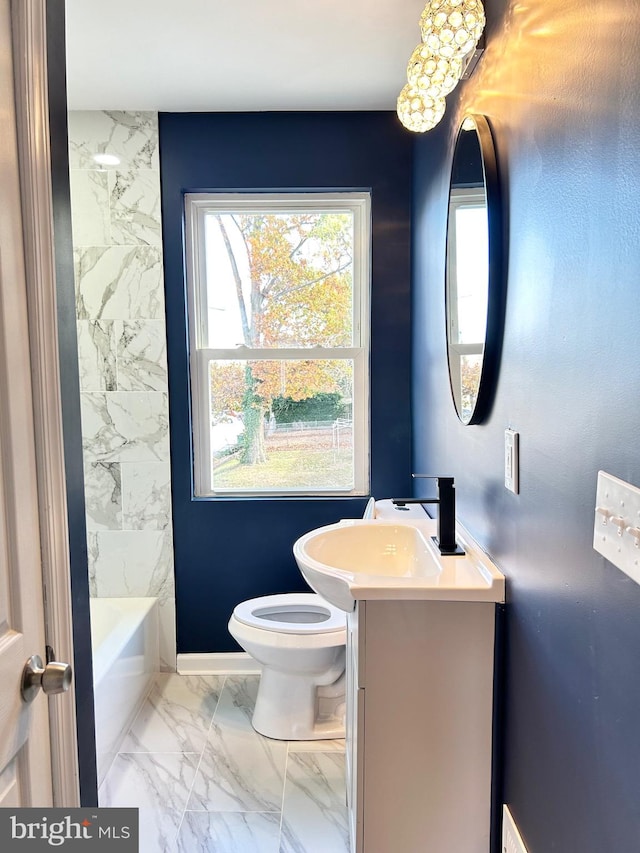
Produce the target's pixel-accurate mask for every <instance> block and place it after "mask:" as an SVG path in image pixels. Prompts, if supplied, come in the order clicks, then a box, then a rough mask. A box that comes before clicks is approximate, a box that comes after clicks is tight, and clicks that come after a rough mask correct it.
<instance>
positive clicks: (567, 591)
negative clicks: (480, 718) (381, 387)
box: [413, 0, 640, 853]
mask: <svg viewBox="0 0 640 853" xmlns="http://www.w3.org/2000/svg"><path fill="white" fill-rule="evenodd" d="M487 7H488V8H487V19H488V21H490V22H491V26H490V27H489V30H488V46H487V50H486V52H485V55H484V57H483V59H482V61H481V64H480V65H479V67H478V69H477V71H476V73H475V75H474V76H473V77H472V78H471V80H470V81H468V83H466V84H462V86H461V88H460V90H459V93H458V94H457V95H454V96H452V97H450V98H449V99H448V101H449V103H448V112H447V115H446V117H445V120H444V122H443V124H442V125H441V126H440V127H439V128H437V129H436V130H435V131H433V132H432V133H430V134H426V135H425V136H424V137H421V138H419V139H418V140H417V142H416V149H415V155H414V157H415V159H414V163H415V183H414V222H413V226H414V232H413V233H414V245H415V255H414V279H413V288H414V312H413V320H414V354H413V358H414V365H415V369H414V379H413V409H414V433H413V434H414V464H415V466H416V470H417V469H420V470H423V469H424V470H436V469H437V470H446V471H447V473H449V472H450V473H452V474H454V475H455V477H456V481H457V486H458V488H457V500H458V509H459V516H460V519H461V521H462V522H463V523H464V524H465V525H466V526H467V528H468V529H470V531H471V532H472V533H473V534H474V535H475V536H476V538H477V539H478V540H479V541H480V542H481V544H482V545H483V546H484V547H485V548H486V550H487V551H488V552H489V553H490V554H491V555H492V556H493V557H494V559H495V560H496V562H497V563H498V565H499V566H500V567H501V568H502V570H503V571H504V572H505V574H506V576H507V579H508V593H507V606H506V613H505V623H506V649H505V652H506V667H505V681H504V684H503V696H504V711H505V716H504V720H505V725H504V741H503V754H504V789H503V800H504V802H506V803H507V804H509V806H510V808H511V811H512V813H513V815H514V817H515V819H516V821H517V823H518V825H519V827H520V830H521V831H522V834H523V837H524V840H525V842H526V844H527V846H528V849H529V851H530V853H551V851H571V853H573V851H578V850H579V851H581V853H607V851H614V850H621V851H622V850H624V851H632V850H634V851H635V850H640V797H639V796H638V792H639V791H640V737H639V736H638V727H639V725H640V667H639V665H638V650H639V649H640V587H638V586H637V585H636V584H635V583H634V582H633V581H631V580H630V579H629V578H628V577H627V576H626V575H624V574H623V573H622V572H620V571H619V570H618V569H616V568H615V567H614V566H613V565H611V564H610V563H608V562H607V561H606V560H604V559H603V558H602V557H600V556H599V555H598V554H597V553H596V552H595V551H594V550H593V549H592V539H593V520H594V506H595V491H596V478H597V471H598V469H600V468H602V469H604V470H606V471H608V472H610V473H611V474H613V475H615V476H617V477H621V478H622V479H625V480H629V481H631V482H632V483H635V484H636V485H640V453H639V445H638V415H639V413H640V350H639V341H640V311H639V310H638V287H639V274H638V271H639V270H640V170H639V169H638V162H639V158H640V64H639V63H638V49H639V47H640V7H639V6H638V4H637V3H630V2H627V0H597V2H594V3H590V4H589V7H588V13H585V8H586V7H585V5H584V3H583V2H582V0H580V2H578V0H538V2H536V3H535V4H526V3H525V4H522V3H519V2H516V0H488V3H487ZM465 111H470V112H480V113H485V114H486V115H488V117H489V119H490V121H491V123H492V126H493V130H494V134H495V141H496V147H497V154H498V158H499V161H500V162H499V165H500V167H501V170H502V177H503V191H504V198H505V203H506V208H507V211H508V219H509V247H510V248H509V256H508V291H507V305H506V322H505V334H504V345H503V354H502V367H501V372H500V377H499V383H498V387H497V393H496V398H495V403H494V406H493V409H492V412H491V414H490V417H489V419H488V421H487V422H486V423H485V424H483V425H479V426H472V427H464V426H462V425H461V424H460V423H459V421H458V420H457V418H456V416H455V413H454V409H453V405H452V402H451V397H450V391H449V382H448V376H447V367H446V361H445V358H446V351H445V315H444V284H443V282H444V250H445V228H446V219H447V188H448V172H449V169H450V165H451V157H452V150H453V140H454V137H455V132H456V128H457V124H458V122H459V120H460V118H461V116H462V115H463V113H464V112H465ZM508 426H510V427H513V428H514V429H516V430H518V431H519V432H520V441H521V459H520V462H521V467H520V475H521V485H520V494H519V495H518V496H516V495H513V494H511V493H510V492H507V491H506V490H505V488H504V485H503V447H504V435H503V434H504V429H505V428H506V427H508Z"/></svg>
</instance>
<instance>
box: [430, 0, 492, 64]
mask: <svg viewBox="0 0 640 853" xmlns="http://www.w3.org/2000/svg"><path fill="white" fill-rule="evenodd" d="M484 25H485V15H484V8H483V6H482V2H481V0H431V2H430V3H427V5H426V6H425V8H424V11H423V13H422V15H421V17H420V30H421V31H422V41H423V42H424V43H425V44H426V45H427V47H428V48H429V50H430V51H431V52H432V53H433V54H434V55H435V56H444V57H445V58H447V59H449V58H451V57H453V56H459V57H462V56H466V54H467V53H470V51H472V50H473V48H474V47H475V45H476V42H477V41H478V39H479V38H480V36H481V35H482V31H483V29H484Z"/></svg>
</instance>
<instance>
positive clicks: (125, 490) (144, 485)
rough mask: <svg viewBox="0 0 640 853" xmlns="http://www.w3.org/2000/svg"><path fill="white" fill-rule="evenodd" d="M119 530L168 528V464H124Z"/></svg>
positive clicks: (169, 503)
mask: <svg viewBox="0 0 640 853" xmlns="http://www.w3.org/2000/svg"><path fill="white" fill-rule="evenodd" d="M121 470H122V527H123V529H124V530H165V529H166V528H168V527H169V526H170V525H171V467H170V464H169V463H168V462H123V463H122V465H121Z"/></svg>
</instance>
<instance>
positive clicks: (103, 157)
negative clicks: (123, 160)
mask: <svg viewBox="0 0 640 853" xmlns="http://www.w3.org/2000/svg"><path fill="white" fill-rule="evenodd" d="M93 159H94V160H95V161H96V163H98V164H99V165H100V166H117V165H118V164H119V163H120V158H119V157H116V155H115V154H94V155H93Z"/></svg>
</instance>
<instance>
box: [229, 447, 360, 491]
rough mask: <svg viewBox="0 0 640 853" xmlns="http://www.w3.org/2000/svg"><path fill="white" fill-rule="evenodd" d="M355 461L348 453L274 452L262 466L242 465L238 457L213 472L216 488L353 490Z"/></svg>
mask: <svg viewBox="0 0 640 853" xmlns="http://www.w3.org/2000/svg"><path fill="white" fill-rule="evenodd" d="M352 487H353V459H352V452H351V450H350V449H345V450H315V451H313V450H310V449H309V448H300V449H298V450H271V451H270V452H268V459H267V462H265V463H264V464H262V465H242V464H241V463H240V462H239V460H238V457H237V456H234V457H232V458H231V459H228V460H227V461H226V462H223V463H222V465H220V466H218V467H217V468H216V469H215V472H214V488H215V489H216V491H217V490H218V489H238V490H239V491H247V490H254V489H255V490H265V491H281V490H282V491H284V490H287V489H308V490H309V491H313V490H314V489H335V490H338V489H351V488H352Z"/></svg>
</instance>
